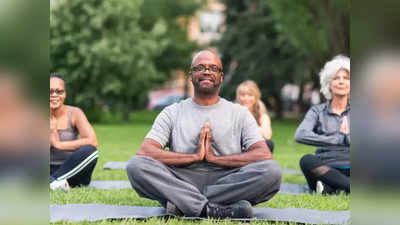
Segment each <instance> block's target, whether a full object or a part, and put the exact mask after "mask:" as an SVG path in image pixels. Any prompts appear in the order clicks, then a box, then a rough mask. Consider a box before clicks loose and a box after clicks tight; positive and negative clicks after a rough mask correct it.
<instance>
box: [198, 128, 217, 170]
mask: <svg viewBox="0 0 400 225" xmlns="http://www.w3.org/2000/svg"><path fill="white" fill-rule="evenodd" d="M211 142H212V138H211V130H210V124H209V123H208V122H207V123H205V124H204V126H203V128H202V129H201V131H200V138H199V143H198V146H197V156H198V159H197V161H199V162H200V161H204V160H205V161H208V162H212V161H213V160H214V159H215V157H216V156H215V155H214V152H213V149H212V147H211Z"/></svg>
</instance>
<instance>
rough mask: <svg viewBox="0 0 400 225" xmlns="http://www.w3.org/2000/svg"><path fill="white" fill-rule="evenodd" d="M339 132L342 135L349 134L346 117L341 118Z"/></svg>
mask: <svg viewBox="0 0 400 225" xmlns="http://www.w3.org/2000/svg"><path fill="white" fill-rule="evenodd" d="M340 132H342V133H344V134H349V133H350V129H349V122H348V120H347V116H344V117H343V121H342V125H341V126H340Z"/></svg>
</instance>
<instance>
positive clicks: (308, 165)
mask: <svg viewBox="0 0 400 225" xmlns="http://www.w3.org/2000/svg"><path fill="white" fill-rule="evenodd" d="M320 164H321V163H320V160H319V158H318V157H317V156H315V155H311V154H307V155H304V156H303V157H301V159H300V168H301V169H302V170H303V171H310V170H312V169H314V168H316V167H318V166H320Z"/></svg>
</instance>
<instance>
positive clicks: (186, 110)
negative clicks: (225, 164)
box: [146, 98, 264, 156]
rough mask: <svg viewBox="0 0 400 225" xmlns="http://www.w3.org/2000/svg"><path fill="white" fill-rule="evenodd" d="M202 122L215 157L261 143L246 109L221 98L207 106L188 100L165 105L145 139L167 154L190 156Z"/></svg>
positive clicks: (196, 142) (260, 138)
mask: <svg viewBox="0 0 400 225" xmlns="http://www.w3.org/2000/svg"><path fill="white" fill-rule="evenodd" d="M205 122H209V123H210V130H211V136H212V143H211V146H212V148H213V150H214V153H215V155H217V156H223V155H232V154H240V153H241V152H242V149H244V150H247V149H248V148H249V147H250V146H251V145H252V144H254V143H256V142H259V141H263V140H264V139H263V138H262V136H261V134H260V132H259V130H258V126H257V123H256V121H255V119H254V117H253V116H252V115H251V113H250V112H249V110H248V109H247V108H246V107H243V106H241V105H239V104H234V103H232V102H229V101H227V100H225V99H223V98H220V99H219V101H218V103H216V104H215V105H211V106H201V105H198V104H196V103H195V102H194V101H193V100H192V99H191V98H188V99H186V100H183V101H181V102H179V103H175V104H173V105H171V106H168V107H167V108H165V109H164V110H163V111H161V113H160V114H159V115H158V116H157V118H156V120H155V122H154V124H153V127H152V129H151V130H150V132H149V133H148V134H147V135H146V138H151V139H153V140H155V141H157V142H158V143H160V144H161V146H162V147H163V148H165V147H169V149H170V151H173V152H180V153H187V154H193V153H196V152H197V145H198V142H199V138H200V131H201V129H202V127H203V126H204V123H205ZM242 147H243V148H242Z"/></svg>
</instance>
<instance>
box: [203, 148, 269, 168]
mask: <svg viewBox="0 0 400 225" xmlns="http://www.w3.org/2000/svg"><path fill="white" fill-rule="evenodd" d="M267 159H272V155H271V153H269V152H268V151H265V149H253V150H251V151H249V152H245V153H241V154H236V155H227V156H214V157H212V158H211V160H209V161H210V162H212V163H215V164H218V165H221V166H228V167H241V166H245V165H247V164H250V163H253V162H257V161H261V160H267Z"/></svg>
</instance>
